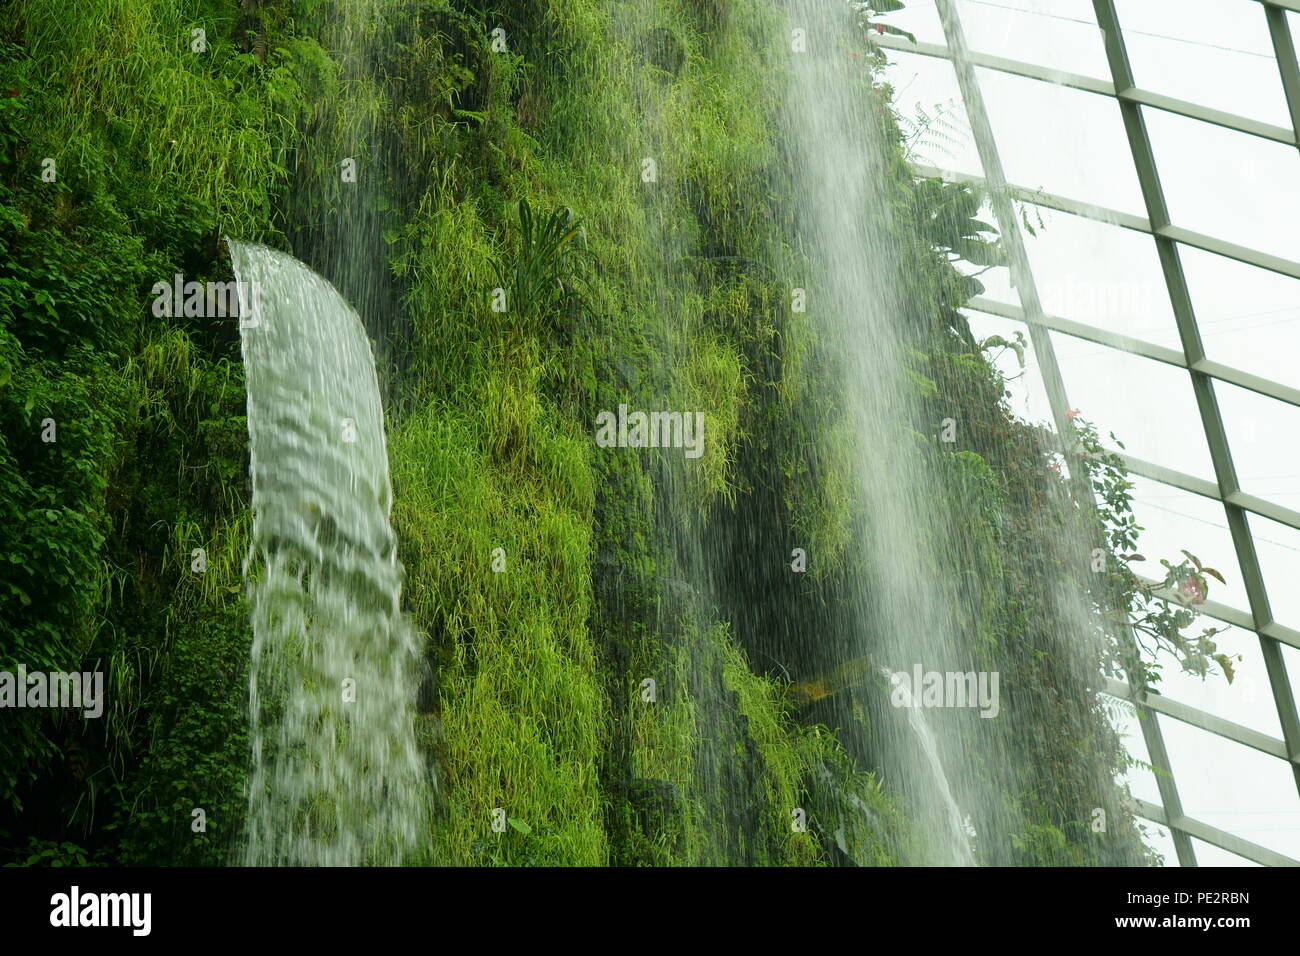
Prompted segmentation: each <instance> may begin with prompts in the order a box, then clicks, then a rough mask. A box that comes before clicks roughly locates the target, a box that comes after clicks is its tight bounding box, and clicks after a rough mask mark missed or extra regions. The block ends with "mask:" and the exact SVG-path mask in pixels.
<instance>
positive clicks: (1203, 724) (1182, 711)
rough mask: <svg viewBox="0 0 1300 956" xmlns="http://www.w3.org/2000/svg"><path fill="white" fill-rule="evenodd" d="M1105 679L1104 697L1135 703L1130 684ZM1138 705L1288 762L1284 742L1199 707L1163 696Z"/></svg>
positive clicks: (1144, 698) (1148, 697)
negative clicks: (1106, 695) (1107, 695)
mask: <svg viewBox="0 0 1300 956" xmlns="http://www.w3.org/2000/svg"><path fill="white" fill-rule="evenodd" d="M1104 680H1105V683H1104V684H1103V685H1102V690H1104V691H1105V692H1106V693H1107V694H1110V695H1111V696H1112V697H1118V698H1119V699H1120V700H1127V701H1130V702H1132V703H1138V694H1137V693H1136V692H1135V691H1134V689H1133V687H1132V685H1130V684H1126V683H1124V682H1123V681H1118V680H1115V679H1114V678H1113V677H1107V678H1105V679H1104ZM1141 703H1143V704H1145V705H1146V706H1147V707H1150V708H1151V709H1152V710H1154V711H1155V712H1156V713H1158V714H1164V715H1165V716H1166V717H1172V718H1174V719H1175V720H1181V721H1182V722H1183V723H1185V724H1191V725H1192V726H1193V727H1199V728H1200V729H1201V730H1208V731H1209V732H1210V733H1212V734H1217V735H1218V736H1220V737H1226V738H1227V739H1228V740H1232V741H1235V742H1237V743H1239V744H1242V745H1244V746H1246V747H1250V748H1251V749H1252V750H1258V751H1260V752H1261V753H1266V754H1268V755H1269V756H1270V757H1281V758H1282V759H1283V760H1287V759H1289V758H1288V757H1287V752H1286V744H1285V743H1284V742H1283V741H1281V740H1278V739H1277V738H1276V737H1270V736H1269V735H1268V734H1262V733H1260V732H1259V731H1258V730H1252V729H1251V728H1249V727H1246V726H1245V725H1243V724H1237V723H1233V722H1232V721H1231V720H1224V719H1223V718H1222V717H1218V716H1215V715H1214V714H1211V713H1208V712H1207V711H1204V710H1201V709H1200V708H1199V707H1193V706H1191V705H1190V704H1182V703H1179V702H1178V701H1176V700H1171V699H1170V698H1168V697H1165V696H1164V695H1163V694H1153V693H1147V694H1145V695H1142V696H1141Z"/></svg>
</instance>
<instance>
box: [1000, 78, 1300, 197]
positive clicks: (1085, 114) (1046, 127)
mask: <svg viewBox="0 0 1300 956" xmlns="http://www.w3.org/2000/svg"><path fill="white" fill-rule="evenodd" d="M976 72H977V73H978V74H979V82H980V87H981V89H982V90H983V92H984V98H985V100H986V102H987V104H988V110H989V117H990V120H991V122H992V124H993V133H994V136H995V138H996V139H997V144H998V148H999V149H1000V150H1001V154H1002V163H1003V166H1004V167H1005V169H1006V174H1007V179H1008V180H1010V182H1011V183H1013V184H1014V185H1017V186H1024V187H1026V188H1028V189H1039V190H1043V191H1045V192H1049V193H1056V194H1058V195H1062V196H1066V197H1069V198H1071V199H1077V200H1081V201H1083V202H1088V203H1092V204H1094V205H1098V206H1106V207H1109V208H1112V209H1118V210H1120V211H1121V212H1127V213H1132V214H1134V215H1139V216H1143V215H1146V206H1145V205H1144V204H1143V201H1142V190H1141V189H1140V187H1139V185H1138V180H1137V174H1136V173H1135V172H1134V170H1133V160H1132V155H1131V154H1130V152H1129V148H1128V139H1127V137H1126V136H1125V134H1124V124H1123V122H1122V120H1121V119H1120V113H1119V104H1118V103H1116V101H1115V100H1114V99H1113V98H1112V97H1109V96H1099V95H1097V94H1095V93H1084V92H1081V91H1080V90H1072V89H1068V88H1066V87H1062V86H1055V85H1053V84H1051V83H1043V82H1041V81H1039V80H1029V79H1025V78H1024V77H1020V76H1012V75H1010V74H1008V73H999V72H998V71H996V70H984V69H979V70H976ZM1292 152H1294V150H1292Z"/></svg>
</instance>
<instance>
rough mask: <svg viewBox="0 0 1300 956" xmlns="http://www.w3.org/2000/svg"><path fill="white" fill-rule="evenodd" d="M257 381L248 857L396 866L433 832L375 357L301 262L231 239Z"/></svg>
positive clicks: (346, 312) (414, 652)
mask: <svg viewBox="0 0 1300 956" xmlns="http://www.w3.org/2000/svg"><path fill="white" fill-rule="evenodd" d="M230 249H231V254H232V258H233V261H234V269H235V275H236V277H237V279H238V281H239V288H240V302H241V321H240V326H241V334H242V338H243V355H244V366H245V374H246V379H247V389H248V432H249V438H250V444H251V454H250V457H251V473H252V486H253V537H252V543H251V546H250V551H249V556H248V561H247V563H246V567H245V574H246V577H247V579H248V581H249V592H250V599H251V603H252V606H253V650H252V667H251V678H250V698H249V705H250V726H251V737H252V752H253V773H252V779H251V784H250V788H251V792H250V797H249V821H248V839H247V846H246V850H245V856H244V860H245V862H246V863H247V864H250V865H273V864H290V865H356V864H362V863H366V864H380V865H384V864H398V863H401V862H403V860H404V859H405V858H406V857H407V855H408V854H409V853H410V852H411V851H412V849H413V848H414V847H415V846H416V844H417V841H418V840H419V838H420V836H421V834H422V833H423V832H424V829H425V821H426V818H427V810H426V805H427V803H428V798H429V794H430V778H429V774H428V771H427V770H426V767H425V763H424V760H423V758H422V756H421V754H420V751H419V749H418V748H417V745H416V741H415V735H414V729H413V724H412V718H413V708H414V704H415V700H416V693H417V690H418V686H419V680H420V674H421V671H420V666H421V655H420V646H419V640H418V634H417V633H416V631H415V630H414V628H413V627H412V626H411V625H410V624H409V623H408V622H407V621H406V620H405V619H404V618H403V616H402V613H401V609H400V593H401V581H402V567H401V565H400V564H399V563H398V561H397V554H396V544H397V543H396V538H395V536H394V534H393V530H392V527H391V526H390V524H389V509H390V506H391V499H392V492H391V488H390V485H389V480H388V457H387V451H386V448H385V440H384V425H383V411H382V408H381V406H380V400H379V391H378V385H377V382H376V377H375V367H374V360H373V357H372V354H371V350H370V345H369V342H368V341H367V339H366V336H365V332H364V330H363V328H362V325H361V321H360V319H359V318H358V316H357V313H356V312H355V311H354V310H353V309H352V308H351V307H350V306H349V305H348V304H347V303H346V302H345V301H344V300H343V298H342V297H341V296H340V295H339V294H338V292H337V291H335V289H334V288H333V287H332V286H330V284H329V283H327V282H326V281H325V280H324V279H322V278H321V277H320V276H318V275H316V274H315V273H314V272H312V271H311V270H310V269H308V268H307V267H306V266H304V265H303V264H302V263H301V262H299V261H297V260H296V259H293V258H292V257H290V256H288V255H285V254H284V253H280V252H276V251H273V250H271V249H267V248H264V247H261V246H253V245H246V244H243V243H239V242H233V241H232V242H230Z"/></svg>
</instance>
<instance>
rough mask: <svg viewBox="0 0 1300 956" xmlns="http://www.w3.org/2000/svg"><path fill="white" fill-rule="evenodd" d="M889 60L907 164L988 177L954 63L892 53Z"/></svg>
mask: <svg viewBox="0 0 1300 956" xmlns="http://www.w3.org/2000/svg"><path fill="white" fill-rule="evenodd" d="M889 58H890V65H889V66H888V67H887V68H886V69H885V78H886V80H887V81H888V83H889V85H890V86H892V87H893V88H894V102H895V109H896V111H897V112H898V117H899V120H898V122H899V126H900V128H901V129H902V132H903V136H904V143H903V146H904V150H905V155H906V156H907V159H908V161H909V162H912V163H919V164H921V165H925V166H934V167H937V168H939V169H944V170H954V171H956V172H958V173H964V174H966V175H971V176H983V175H984V170H983V167H982V166H981V165H980V158H979V151H978V150H976V148H975V137H974V136H973V135H972V134H971V129H970V120H969V119H967V117H966V107H965V105H964V103H963V102H962V98H961V90H960V89H959V88H958V86H957V74H956V72H954V70H953V68H952V63H951V62H949V61H948V60H945V59H942V58H940V57H934V56H921V55H920V54H916V53H895V52H894V51H892V50H891V51H889Z"/></svg>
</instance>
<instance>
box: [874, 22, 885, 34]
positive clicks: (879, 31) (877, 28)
mask: <svg viewBox="0 0 1300 956" xmlns="http://www.w3.org/2000/svg"><path fill="white" fill-rule="evenodd" d="M876 32H877V33H884V32H885V28H884V27H883V26H882V25H881V24H879V23H877V24H876Z"/></svg>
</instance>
